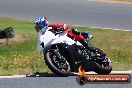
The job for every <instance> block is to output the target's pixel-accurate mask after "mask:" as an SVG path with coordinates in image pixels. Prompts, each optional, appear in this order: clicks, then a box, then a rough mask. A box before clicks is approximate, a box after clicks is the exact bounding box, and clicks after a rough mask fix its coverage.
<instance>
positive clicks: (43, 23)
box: [34, 17, 49, 30]
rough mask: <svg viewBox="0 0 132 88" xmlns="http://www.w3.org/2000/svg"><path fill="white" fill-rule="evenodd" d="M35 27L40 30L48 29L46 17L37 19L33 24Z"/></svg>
mask: <svg viewBox="0 0 132 88" xmlns="http://www.w3.org/2000/svg"><path fill="white" fill-rule="evenodd" d="M34 24H35V26H38V27H39V29H40V30H41V29H42V28H45V27H48V25H49V22H48V20H47V18H46V17H39V18H38V19H37V20H36V21H35V22H34Z"/></svg>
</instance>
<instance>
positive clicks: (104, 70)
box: [84, 58, 112, 74]
mask: <svg viewBox="0 0 132 88" xmlns="http://www.w3.org/2000/svg"><path fill="white" fill-rule="evenodd" d="M108 59H109V58H108ZM109 60H110V59H109ZM85 62H87V63H85V65H84V68H85V70H86V71H94V72H96V73H97V74H109V73H111V71H112V64H111V61H109V66H107V67H105V66H101V65H99V64H98V63H96V62H94V61H92V60H86V61H85Z"/></svg>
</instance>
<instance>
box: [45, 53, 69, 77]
mask: <svg viewBox="0 0 132 88" xmlns="http://www.w3.org/2000/svg"><path fill="white" fill-rule="evenodd" d="M44 60H45V63H46V65H47V66H48V67H49V69H50V70H51V71H52V72H53V73H55V74H57V75H60V76H68V75H69V74H70V72H71V68H70V64H69V62H68V61H67V60H66V58H65V57H64V56H62V55H58V53H56V52H54V51H47V52H46V53H45V54H44Z"/></svg>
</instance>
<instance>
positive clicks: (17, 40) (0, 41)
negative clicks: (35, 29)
mask: <svg viewBox="0 0 132 88" xmlns="http://www.w3.org/2000/svg"><path fill="white" fill-rule="evenodd" d="M27 40H28V39H27V38H26V37H25V36H24V35H15V36H14V37H13V38H9V39H8V40H7V39H0V44H2V45H4V44H7V42H8V44H15V43H23V42H25V41H27Z"/></svg>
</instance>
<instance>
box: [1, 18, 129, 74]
mask: <svg viewBox="0 0 132 88" xmlns="http://www.w3.org/2000/svg"><path fill="white" fill-rule="evenodd" d="M9 26H12V27H13V29H14V31H15V35H16V36H17V35H19V36H21V37H18V38H16V39H17V40H21V39H24V41H23V42H21V41H17V42H15V43H14V42H12V41H10V42H9V44H8V45H6V44H3V42H2V43H1V40H0V62H1V63H0V75H14V74H32V73H34V72H50V70H49V69H48V67H47V66H46V65H45V63H44V60H43V56H42V55H40V54H39V53H38V52H37V50H36V42H37V33H36V31H35V30H34V26H33V22H31V21H23V20H18V19H11V18H0V28H1V29H4V28H6V27H9ZM75 28H77V29H78V30H79V31H88V32H90V33H91V34H92V35H93V36H94V38H93V39H92V40H91V41H90V43H91V44H92V45H95V46H96V47H98V48H100V49H102V50H103V51H104V52H106V53H107V54H108V56H109V57H110V58H111V59H112V62H113V70H132V32H128V31H116V30H104V29H97V28H89V27H79V26H75Z"/></svg>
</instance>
